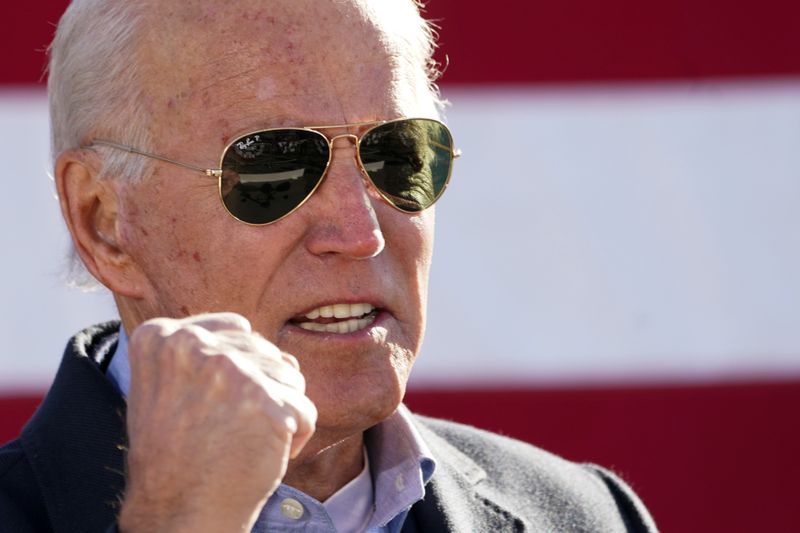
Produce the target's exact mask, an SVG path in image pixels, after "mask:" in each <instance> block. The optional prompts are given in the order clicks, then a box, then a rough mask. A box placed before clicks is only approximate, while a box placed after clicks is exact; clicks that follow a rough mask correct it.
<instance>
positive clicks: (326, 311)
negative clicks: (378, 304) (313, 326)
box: [306, 303, 375, 320]
mask: <svg viewBox="0 0 800 533" xmlns="http://www.w3.org/2000/svg"><path fill="white" fill-rule="evenodd" d="M374 310H375V308H374V307H373V306H371V305H370V304H363V303H360V304H333V305H323V306H322V307H317V308H316V309H314V310H312V311H309V312H308V313H306V318H308V319H309V320H314V319H316V318H319V317H322V318H357V317H361V316H364V315H366V314H369V313H371V312H372V311H374Z"/></svg>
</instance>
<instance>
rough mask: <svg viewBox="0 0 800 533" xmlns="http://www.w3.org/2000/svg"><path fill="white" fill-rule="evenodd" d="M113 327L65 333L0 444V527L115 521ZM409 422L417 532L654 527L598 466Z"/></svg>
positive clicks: (118, 452)
mask: <svg viewBox="0 0 800 533" xmlns="http://www.w3.org/2000/svg"><path fill="white" fill-rule="evenodd" d="M116 328H118V323H108V324H102V325H99V326H95V327H92V328H89V329H87V330H85V331H83V332H81V333H79V334H78V335H76V336H75V337H74V338H73V339H72V340H71V342H70V344H69V345H68V346H67V349H66V352H65V354H64V359H63V361H62V362H61V366H60V368H59V370H58V374H57V375H56V378H55V381H54V383H53V386H52V387H51V389H50V391H49V392H48V394H47V396H46V397H45V399H44V401H43V402H42V405H41V406H40V407H39V409H38V410H37V411H36V413H35V414H34V416H33V417H32V418H31V420H30V421H29V422H28V423H27V425H26V426H25V427H24V428H23V430H22V433H21V435H20V437H19V438H18V439H17V440H15V441H12V442H11V443H9V444H7V445H6V446H5V447H3V448H2V449H0V532H2V533H6V532H8V533H12V532H13V533H25V532H34V531H35V532H39V531H42V532H45V531H48V532H49V531H54V532H64V533H76V532H96V531H97V532H102V531H107V530H108V529H109V528H110V527H113V524H114V521H115V516H116V514H117V510H118V508H119V504H120V501H121V497H122V493H123V489H124V486H125V477H124V468H125V467H124V449H125V441H126V436H125V402H124V400H123V398H122V397H121V396H120V395H119V393H118V392H117V390H116V389H115V388H114V386H113V385H112V384H111V383H110V382H109V380H108V379H106V377H105V375H104V374H103V370H102V365H101V364H98V362H97V361H95V360H93V358H92V357H93V354H96V353H97V352H98V348H99V347H100V346H102V345H103V344H108V342H109V337H110V336H111V335H113V334H114V333H115V332H116ZM416 421H417V425H418V427H419V430H420V432H421V434H422V436H423V438H424V439H425V441H426V442H427V443H428V445H429V447H430V449H431V451H432V452H433V455H434V457H435V458H436V459H437V468H436V473H435V474H434V477H433V479H432V480H431V481H430V483H429V485H428V487H427V495H426V497H425V499H424V500H423V501H421V502H419V503H417V504H416V505H415V506H414V508H413V509H412V515H411V518H410V520H413V524H416V526H417V530H418V531H420V532H434V533H435V532H451V531H452V532H496V531H542V532H562V531H564V532H567V531H568V532H583V531H586V532H589V531H591V532H602V533H606V532H616V531H628V532H640V531H641V532H645V531H647V532H650V531H655V526H654V525H653V522H652V520H651V519H650V517H649V515H648V514H647V511H646V510H645V508H644V507H643V506H642V504H641V503H640V502H639V500H638V498H637V497H636V496H635V495H634V494H633V493H632V492H631V491H630V489H629V488H628V487H627V486H626V485H625V484H624V483H623V482H621V481H620V480H619V479H617V478H616V477H615V476H614V475H612V474H610V473H609V472H607V471H605V470H603V469H600V468H599V467H595V466H591V465H578V464H574V463H570V462H568V461H565V460H563V459H560V458H558V457H556V456H554V455H551V454H549V453H547V452H544V451H542V450H539V449H537V448H535V447H533V446H530V445H528V444H524V443H522V442H519V441H514V440H511V439H507V438H504V437H500V436H498V435H494V434H490V433H487V432H483V431H480V430H477V429H474V428H469V427H467V426H462V425H458V424H454V423H451V422H445V421H441V420H434V419H429V418H424V417H416ZM410 524H411V523H410Z"/></svg>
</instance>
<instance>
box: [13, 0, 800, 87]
mask: <svg viewBox="0 0 800 533" xmlns="http://www.w3.org/2000/svg"><path fill="white" fill-rule="evenodd" d="M67 3H68V2H66V1H65V0H50V1H49V2H21V1H13V0H12V1H11V2H7V3H5V5H4V7H3V12H4V15H5V17H4V19H5V20H6V21H12V23H11V24H7V25H6V27H5V29H4V31H3V32H2V33H0V50H3V51H5V52H6V53H4V54H2V57H0V83H4V84H12V83H13V84H28V83H36V82H37V81H40V80H41V79H42V72H43V70H44V64H45V58H44V50H45V49H46V47H47V44H48V43H49V42H50V39H51V38H52V34H53V31H54V27H55V24H56V23H57V21H58V18H59V17H60V15H61V13H62V12H63V10H64V8H65V6H66V5H67ZM427 3H428V8H427V16H428V18H431V19H433V20H436V21H439V23H440V26H441V30H440V32H439V33H440V37H441V39H440V41H441V47H440V50H439V54H438V57H439V59H440V61H441V62H442V63H446V62H447V60H446V57H450V58H452V61H451V62H450V64H449V65H448V67H447V72H446V75H445V77H444V79H443V82H444V83H445V84H450V83H459V84H465V83H469V84H472V83H487V84H499V83H550V82H574V81H615V80H616V81H631V80H633V81H642V80H663V79H695V78H716V77H746V76H786V75H792V76H793V75H798V74H800V31H798V30H800V3H798V2H795V1H794V0H761V1H758V0H738V1H736V2H730V1H722V0H699V1H696V0H672V1H669V2H666V1H654V2H643V1H641V0H609V1H607V2H589V1H586V0H559V1H558V2H544V1H525V0H495V1H494V2H491V3H490V5H487V4H481V5H471V4H468V3H466V2H463V1H458V0H430V1H429V2H427ZM9 51H11V52H12V53H8V52H9Z"/></svg>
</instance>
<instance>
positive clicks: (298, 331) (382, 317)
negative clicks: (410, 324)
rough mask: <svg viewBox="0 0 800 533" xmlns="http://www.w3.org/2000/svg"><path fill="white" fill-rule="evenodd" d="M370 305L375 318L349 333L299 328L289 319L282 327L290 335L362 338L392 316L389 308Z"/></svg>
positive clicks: (362, 301) (384, 323)
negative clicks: (365, 325) (363, 326)
mask: <svg viewBox="0 0 800 533" xmlns="http://www.w3.org/2000/svg"><path fill="white" fill-rule="evenodd" d="M336 303H368V302H367V301H365V300H359V301H354V302H343V301H341V300H339V301H338V302H336ZM322 305H329V304H322ZM370 305H372V306H373V307H375V311H377V314H376V315H375V320H373V321H372V323H371V324H370V325H368V326H367V327H365V328H363V329H359V330H356V331H351V332H350V333H332V332H328V331H313V330H308V329H304V328H301V327H300V326H299V325H297V324H296V323H294V322H292V321H291V320H289V321H287V322H286V324H285V325H284V328H285V330H286V331H287V332H289V333H291V334H292V335H309V336H312V337H317V338H327V339H342V340H345V339H358V338H362V337H365V336H368V335H369V332H370V331H371V330H372V329H374V328H376V327H385V325H386V322H388V321H389V320H391V319H392V317H393V315H392V313H391V312H389V310H387V309H386V308H385V307H379V306H377V305H375V304H370ZM317 307H321V306H314V307H311V308H309V309H308V311H305V312H304V313H303V314H305V313H307V312H309V311H311V310H313V309H316V308H317ZM296 316H300V315H296Z"/></svg>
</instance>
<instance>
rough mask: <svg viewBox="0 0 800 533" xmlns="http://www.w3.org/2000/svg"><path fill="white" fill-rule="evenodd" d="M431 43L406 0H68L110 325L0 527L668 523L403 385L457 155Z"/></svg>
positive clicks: (96, 257) (77, 346)
mask: <svg viewBox="0 0 800 533" xmlns="http://www.w3.org/2000/svg"><path fill="white" fill-rule="evenodd" d="M432 48H433V43H432V32H431V30H430V27H429V26H428V25H427V24H426V23H425V21H424V20H423V19H422V18H421V16H420V14H419V11H418V6H417V5H416V4H415V3H414V2H413V1H412V0H392V1H388V0H273V1H258V0H247V1H240V0H236V1H227V2H219V1H214V0H169V1H167V0H159V1H156V0H135V1H133V0H74V1H73V3H72V5H71V6H70V8H69V9H68V11H67V13H66V14H65V15H64V17H63V19H62V20H61V22H60V24H59V27H58V31H57V35H56V38H55V41H54V43H53V46H52V48H51V50H50V53H51V62H50V83H49V90H50V98H51V114H52V125H53V143H54V155H55V171H54V175H55V178H56V184H57V187H58V193H59V198H60V202H61V208H62V211H63V215H64V219H65V221H66V224H67V227H68V228H69V231H70V233H71V235H72V238H73V241H74V245H75V250H76V252H77V255H78V256H79V257H80V260H81V261H82V263H83V264H84V265H85V267H86V269H87V270H88V271H89V272H90V273H91V274H92V276H94V278H96V279H97V280H99V281H100V282H101V283H102V284H103V285H105V286H106V287H108V288H109V289H110V290H111V291H112V292H113V294H114V297H115V300H116V303H117V306H118V308H119V314H120V317H121V324H120V323H119V322H114V323H108V324H103V325H99V326H95V327H92V328H89V329H87V330H85V331H84V332H82V333H80V334H78V335H77V336H76V337H75V338H74V339H73V340H72V341H71V342H70V344H69V346H68V348H67V351H66V353H65V356H64V360H63V362H62V365H61V367H60V369H59V372H58V375H57V377H56V380H55V382H54V384H53V387H52V389H51V390H50V392H49V393H48V396H47V398H46V399H45V400H44V403H43V405H42V406H41V408H40V409H39V410H38V412H37V413H36V414H35V415H34V417H33V419H32V420H31V421H30V422H29V423H28V424H27V426H26V427H25V429H24V430H23V432H22V435H21V436H20V438H19V439H18V440H16V441H14V442H12V443H10V444H9V445H8V446H7V447H6V448H4V449H3V450H2V451H1V452H0V530H2V531H14V532H20V531H65V532H67V531H69V532H76V531H104V530H113V529H114V528H117V527H118V528H119V530H121V531H124V532H137V531H147V532H152V531H161V532H170V531H192V532H200V531H209V532H210V531H219V532H233V531H263V532H266V531H296V530H297V531H299V530H303V531H330V532H333V531H341V532H361V531H371V532H399V531H404V532H415V531H419V532H427V531H461V532H472V531H522V530H528V531H602V532H610V531H652V530H654V526H653V525H652V521H651V520H650V518H649V516H648V515H647V512H646V511H645V510H644V508H643V507H642V506H641V504H640V503H639V501H638V500H637V498H636V497H635V495H633V494H632V493H631V492H630V491H629V489H628V488H627V487H626V486H625V485H624V484H623V483H622V482H620V481H619V480H618V479H616V478H615V477H614V476H613V475H611V474H609V473H608V472H606V471H604V470H602V469H600V468H598V467H593V466H582V465H575V464H571V463H568V462H566V461H563V460H561V459H558V458H556V457H554V456H551V455H549V454H547V453H545V452H542V451H539V450H537V449H535V448H533V447H530V446H528V445H526V444H523V443H520V442H515V441H511V440H509V439H504V438H501V437H498V436H495V435H490V434H486V433H483V432H480V431H478V430H475V429H471V428H465V427H462V426H457V425H455V424H452V423H445V422H442V421H435V420H429V419H424V418H420V417H415V416H413V415H412V414H410V413H409V412H408V411H407V410H405V408H404V407H403V406H402V404H401V402H402V399H403V395H404V393H405V386H406V381H407V379H408V375H409V371H410V370H411V367H412V364H413V362H414V358H415V356H416V354H417V352H418V350H419V347H420V344H421V342H422V336H423V330H424V325H425V302H426V294H427V280H428V268H429V265H430V261H431V252H432V248H433V225H434V210H433V207H432V204H433V203H434V201H435V200H436V199H438V197H439V196H440V195H441V194H442V192H443V190H444V188H445V187H446V185H447V182H448V179H449V177H450V172H451V170H452V163H453V159H454V158H455V156H456V155H457V151H456V149H455V148H454V145H453V141H452V139H451V136H450V133H449V131H448V130H447V128H446V127H445V126H444V125H443V124H442V123H441V122H439V120H438V116H439V115H438V107H439V106H438V104H439V101H438V99H437V92H436V89H435V87H434V85H433V79H432V78H433V75H434V74H435V73H434V69H433V68H432V65H433V63H432V60H431V53H432ZM489 178H490V179H494V178H492V177H489Z"/></svg>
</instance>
